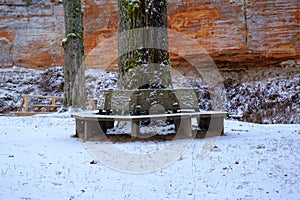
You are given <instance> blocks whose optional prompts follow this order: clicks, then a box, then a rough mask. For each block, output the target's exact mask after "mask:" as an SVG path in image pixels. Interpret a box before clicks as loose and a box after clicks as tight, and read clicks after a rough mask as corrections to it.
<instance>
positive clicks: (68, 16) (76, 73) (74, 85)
mask: <svg viewBox="0 0 300 200" xmlns="http://www.w3.org/2000/svg"><path fill="white" fill-rule="evenodd" d="M63 6H64V12H65V30H66V33H65V34H66V36H65V38H64V39H63V42H62V46H63V48H64V51H65V65H64V77H65V78H64V79H65V83H64V95H65V99H64V106H66V107H69V106H72V107H75V108H83V109H85V105H86V95H85V70H84V65H83V61H84V45H83V11H82V7H81V0H64V1H63Z"/></svg>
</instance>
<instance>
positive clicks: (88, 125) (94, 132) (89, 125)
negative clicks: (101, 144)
mask: <svg viewBox="0 0 300 200" xmlns="http://www.w3.org/2000/svg"><path fill="white" fill-rule="evenodd" d="M103 128H104V127H103ZM105 138H106V136H105V133H104V130H103V129H102V127H101V126H100V122H98V121H88V120H86V121H85V122H84V137H83V140H84V141H102V140H104V139H105Z"/></svg>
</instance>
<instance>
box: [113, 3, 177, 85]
mask: <svg viewBox="0 0 300 200" xmlns="http://www.w3.org/2000/svg"><path fill="white" fill-rule="evenodd" d="M167 28H168V22H167V0H155V1H154V0H119V70H120V80H121V81H120V83H121V84H120V85H119V87H120V88H122V89H137V88H143V89H146V88H172V83H171V73H170V59H169V52H168V31H167Z"/></svg>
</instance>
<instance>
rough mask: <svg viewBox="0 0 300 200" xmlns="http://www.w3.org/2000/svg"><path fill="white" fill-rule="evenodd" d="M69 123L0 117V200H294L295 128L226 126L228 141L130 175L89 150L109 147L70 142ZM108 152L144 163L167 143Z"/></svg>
mask: <svg viewBox="0 0 300 200" xmlns="http://www.w3.org/2000/svg"><path fill="white" fill-rule="evenodd" d="M74 123H75V122H74V119H72V118H70V117H69V113H67V114H53V115H37V116H32V117H4V116H2V117H0V127H1V129H0V137H1V140H0V148H1V152H0V159H1V162H0V199H30V200H33V199H34V200H35V199H43V200H44V199H49V200H50V199H51V200H52V199H84V200H85V199H151V200H152V199H204V198H205V199H272V200H276V199H299V194H300V175H299V169H300V159H299V155H300V147H299V143H300V125H297V124H290V125H282V124H273V125H258V124H252V123H246V122H239V121H232V120H226V121H225V133H226V136H222V137H216V138H206V139H196V140H191V141H190V142H189V146H188V147H189V148H188V149H187V150H186V151H185V152H183V153H182V154H181V156H180V157H179V158H178V159H176V160H171V161H170V163H169V164H168V165H166V166H164V167H163V168H161V169H157V170H154V171H150V172H143V173H134V171H131V172H126V171H120V170H118V169H116V168H112V167H111V166H107V165H105V164H103V162H102V161H101V160H99V159H97V158H99V156H97V155H95V154H91V153H90V152H89V151H87V150H86V149H87V148H88V147H89V145H94V146H99V145H104V146H105V145H108V144H107V143H103V144H102V143H95V142H92V143H91V142H88V143H83V142H82V141H80V140H78V139H76V138H72V137H70V135H72V134H74V131H75V130H74V129H75V125H74ZM182 142H184V141H182ZM207 142H208V143H211V144H212V147H213V148H212V149H210V151H208V152H206V154H201V152H202V151H203V150H204V144H205V143H207ZM111 145H114V147H115V148H118V149H123V150H124V151H135V153H137V154H139V153H140V154H142V153H143V154H146V155H147V154H149V153H151V152H153V151H157V149H161V148H165V146H166V145H168V142H144V143H142V142H136V143H115V144H111ZM145 150H148V152H147V151H145ZM143 151H144V152H143ZM164 156H165V157H161V159H166V158H168V156H170V157H171V155H164ZM93 160H95V162H91V161H93ZM119 161H120V160H118V157H117V158H116V160H115V162H119ZM123 162H124V160H123ZM157 162H159V160H157ZM120 163H121V162H120ZM143 164H144V165H147V163H146V162H143ZM148 164H149V165H150V164H153V163H148ZM154 164H155V163H154ZM120 168H121V167H120Z"/></svg>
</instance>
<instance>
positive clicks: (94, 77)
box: [0, 65, 300, 124]
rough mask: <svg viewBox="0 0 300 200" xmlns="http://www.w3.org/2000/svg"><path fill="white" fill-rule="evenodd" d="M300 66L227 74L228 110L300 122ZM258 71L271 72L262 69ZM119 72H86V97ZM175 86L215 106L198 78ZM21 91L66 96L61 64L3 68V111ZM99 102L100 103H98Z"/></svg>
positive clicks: (111, 84) (112, 83) (260, 119)
mask: <svg viewBox="0 0 300 200" xmlns="http://www.w3.org/2000/svg"><path fill="white" fill-rule="evenodd" d="M299 69H300V65H297V66H289V68H288V71H289V72H290V71H293V70H296V71H298V73H294V74H293V76H292V77H291V76H289V75H287V74H283V73H281V76H277V77H270V78H265V79H259V80H253V79H248V81H243V82H240V81H239V80H238V79H236V77H237V76H236V75H233V76H229V75H227V77H225V76H224V86H225V87H224V88H225V92H226V103H225V104H226V111H227V112H229V113H230V115H231V117H232V118H236V119H239V120H242V121H248V122H255V123H267V124H269V123H294V124H296V123H300V117H299V113H300V94H299V91H300V73H299ZM256 73H257V74H259V73H268V71H267V70H266V69H265V70H261V71H260V72H256ZM117 81H118V73H116V72H103V71H99V70H95V69H88V70H87V71H86V90H87V97H88V98H93V99H98V101H100V100H99V99H101V98H102V99H103V96H102V94H101V93H99V90H100V89H105V88H115V87H116V83H117ZM173 84H174V86H175V87H187V86H189V87H193V88H195V89H196V90H197V91H198V92H199V96H200V102H201V105H200V107H201V109H202V110H210V109H212V100H211V98H210V92H209V90H208V85H207V84H206V83H205V82H204V81H203V80H201V78H199V77H193V76H173ZM22 94H37V95H54V96H63V70H62V67H56V68H50V69H47V70H42V71H39V70H32V69H25V68H20V67H14V68H12V69H0V113H8V112H10V111H16V110H17V108H18V106H19V105H20V103H21V95H22ZM99 103H100V102H99Z"/></svg>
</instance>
